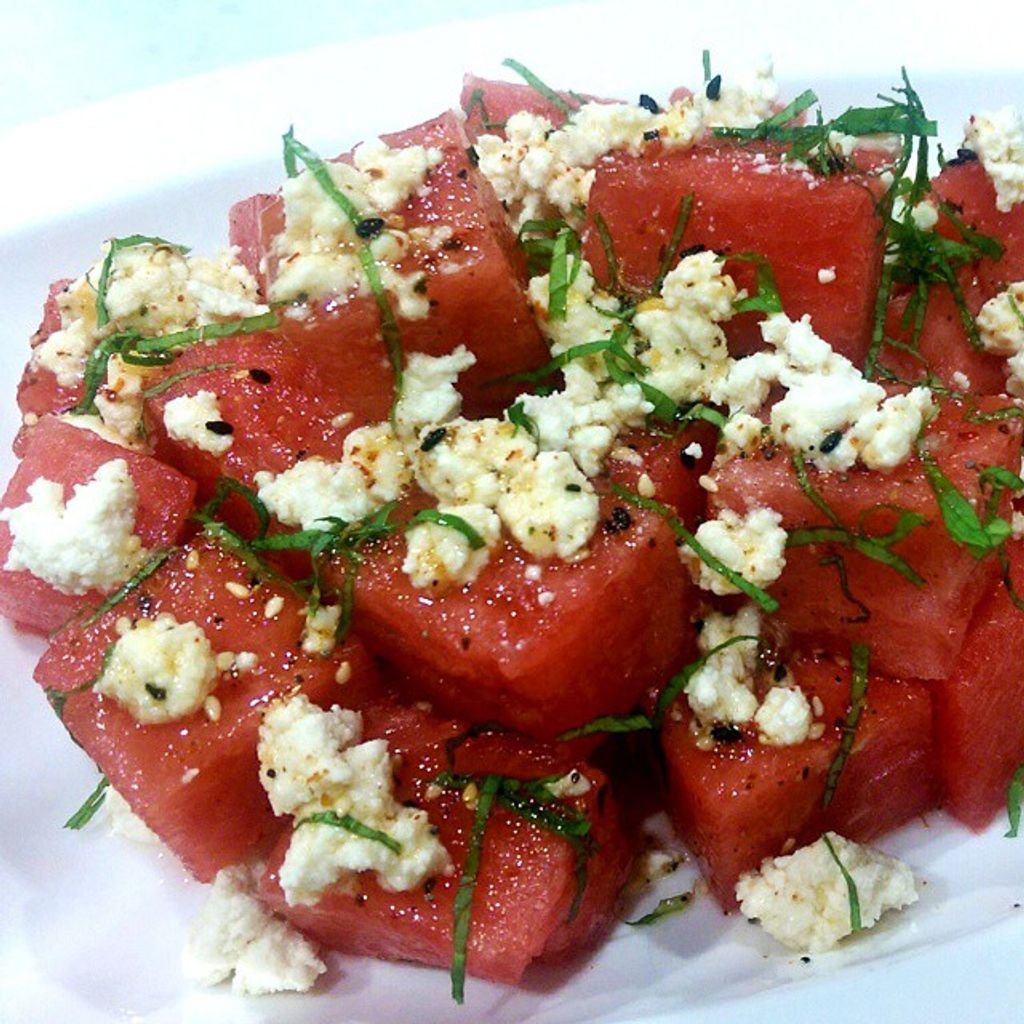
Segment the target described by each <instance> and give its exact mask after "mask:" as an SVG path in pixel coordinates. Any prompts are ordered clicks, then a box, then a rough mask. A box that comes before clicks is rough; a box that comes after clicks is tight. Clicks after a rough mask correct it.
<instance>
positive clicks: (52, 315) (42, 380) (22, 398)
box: [15, 278, 81, 456]
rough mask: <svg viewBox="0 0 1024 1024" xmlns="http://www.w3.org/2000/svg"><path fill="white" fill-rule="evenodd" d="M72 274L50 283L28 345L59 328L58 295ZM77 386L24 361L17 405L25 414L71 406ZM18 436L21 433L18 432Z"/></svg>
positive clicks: (76, 394) (37, 413)
mask: <svg viewBox="0 0 1024 1024" xmlns="http://www.w3.org/2000/svg"><path fill="white" fill-rule="evenodd" d="M72 283H73V282H72V280H71V278H61V280H59V281H54V283H53V284H52V285H50V291H49V293H48V294H47V296H46V302H45V303H44V304H43V319H42V321H41V322H40V324H39V327H38V329H37V330H36V333H35V334H33V335H32V338H31V339H30V341H29V346H30V347H31V348H36V346H38V345H42V343H43V342H44V341H46V339H47V338H48V337H49V336H50V335H51V334H53V332H54V331H57V330H59V329H60V309H59V308H58V307H57V296H58V295H60V293H61V292H63V291H64V289H65V288H67V287H68V285H70V284H72ZM80 393H81V389H80V388H67V387H61V385H60V384H58V383H57V378H56V376H55V375H54V374H53V373H52V372H51V371H50V370H46V369H42V368H35V367H33V366H32V365H31V363H27V364H26V366H25V369H24V371H23V373H22V375H21V380H20V381H19V382H18V408H19V409H20V410H21V412H22V414H23V415H25V416H29V417H31V416H43V415H45V414H46V413H48V412H55V411H61V412H62V411H64V410H66V409H70V408H71V406H73V405H74V404H75V403H76V402H77V401H78V399H79V397H80ZM19 438H20V435H19ZM15 451H16V452H17V454H18V455H19V456H20V455H21V448H20V447H19V442H18V439H17V438H16V440H15Z"/></svg>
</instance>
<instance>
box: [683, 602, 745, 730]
mask: <svg viewBox="0 0 1024 1024" xmlns="http://www.w3.org/2000/svg"><path fill="white" fill-rule="evenodd" d="M760 635H761V616H760V614H759V612H758V610H757V608H756V607H755V606H754V605H753V604H746V605H744V606H743V607H742V608H741V609H740V610H739V611H738V612H737V613H736V614H735V615H726V614H724V613H723V612H710V613H709V614H708V615H707V616H705V618H704V625H703V627H702V628H701V631H700V634H699V635H698V637H697V644H698V647H699V649H700V652H701V654H702V655H708V654H709V652H711V651H714V650H715V648H716V647H719V646H721V645H722V644H725V643H728V642H729V641H730V640H732V639H733V638H734V637H739V636H749V637H754V638H755V639H753V640H749V641H748V640H741V641H738V642H737V643H734V644H732V645H731V646H730V647H726V648H725V649H724V650H721V651H717V652H716V653H714V654H710V656H709V657H708V658H707V660H706V661H705V663H704V664H703V665H702V666H701V667H700V668H699V669H698V670H697V671H696V673H695V674H694V675H693V677H692V678H691V679H690V683H689V685H688V686H687V688H686V699H687V701H688V702H689V705H690V707H691V708H692V710H693V713H694V714H695V715H696V716H697V718H698V719H699V720H700V721H701V722H702V723H704V724H706V725H711V724H712V723H714V722H726V723H732V724H738V723H743V722H749V721H750V720H751V719H752V718H753V717H754V715H755V713H756V712H757V697H756V696H755V694H754V671H755V669H756V668H757V639H756V638H757V637H759V636H760Z"/></svg>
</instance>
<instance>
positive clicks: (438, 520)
mask: <svg viewBox="0 0 1024 1024" xmlns="http://www.w3.org/2000/svg"><path fill="white" fill-rule="evenodd" d="M420 523H433V524H434V525H435V526H444V527H446V528H447V529H449V530H455V531H456V533H461V534H462V536H463V537H465V538H466V540H467V541H468V542H469V546H470V548H472V549H473V550H474V551H479V550H480V548H485V547H487V541H485V540H484V539H483V537H481V536H480V534H479V532H478V531H477V530H476V529H475V528H474V527H473V526H472V525H471V524H470V523H467V522H466V520H465V519H463V518H462V516H457V515H455V514H454V513H451V512H441V511H440V510H439V509H436V508H422V509H420V510H419V512H417V513H416V514H415V515H414V516H413V517H412V518H411V519H410V520H409V521H408V523H406V524H405V528H406V530H411V529H412V528H413V527H414V526H416V525H418V524H420Z"/></svg>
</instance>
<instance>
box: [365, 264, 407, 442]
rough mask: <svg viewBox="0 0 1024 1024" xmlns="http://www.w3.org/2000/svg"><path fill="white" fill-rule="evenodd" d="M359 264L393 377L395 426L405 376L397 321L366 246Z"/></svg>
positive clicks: (378, 272)
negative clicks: (378, 316) (374, 307)
mask: <svg viewBox="0 0 1024 1024" xmlns="http://www.w3.org/2000/svg"><path fill="white" fill-rule="evenodd" d="M359 262H360V264H361V265H362V268H363V272H364V273H365V274H366V280H367V281H368V282H369V283H370V291H371V292H372V293H373V301H374V302H375V303H376V304H377V312H378V313H379V315H380V332H381V337H382V338H383V339H384V348H385V350H386V351H387V354H388V362H389V363H391V371H392V373H393V374H394V377H395V395H394V400H393V401H392V403H391V425H392V426H394V424H395V410H396V408H397V407H398V403H399V402H400V401H401V400H402V391H403V389H404V375H405V357H404V355H403V353H402V339H401V335H400V334H399V331H398V321H397V320H396V319H395V311H394V310H393V309H392V308H391V300H390V299H389V298H388V293H387V291H386V290H385V289H384V283H383V282H382V281H381V277H380V270H379V269H378V267H377V261H376V260H375V259H374V257H373V253H372V252H371V251H370V247H369V246H368V245H364V246H361V247H360V249H359Z"/></svg>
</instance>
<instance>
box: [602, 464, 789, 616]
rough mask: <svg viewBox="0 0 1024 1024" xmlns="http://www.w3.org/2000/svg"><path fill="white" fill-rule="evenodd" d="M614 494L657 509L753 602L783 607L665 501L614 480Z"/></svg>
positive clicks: (774, 609)
mask: <svg viewBox="0 0 1024 1024" xmlns="http://www.w3.org/2000/svg"><path fill="white" fill-rule="evenodd" d="M611 489H612V493H614V494H615V495H617V496H618V497H620V498H622V500H623V501H628V502H629V503H630V504H631V505H635V506H636V507H637V508H642V509H646V510H647V511H649V512H656V513H657V514H658V515H659V516H661V518H662V519H664V520H665V522H666V523H668V525H669V527H670V528H671V530H672V532H673V533H674V534H675V535H676V537H678V538H679V540H681V541H682V542H683V543H684V544H685V545H686V546H687V547H688V548H689V549H690V550H691V551H692V552H693V553H694V554H695V555H696V556H697V557H698V558H699V559H700V560H701V561H702V562H703V563H704V564H705V565H706V566H708V568H710V569H712V570H713V571H714V572H717V573H718V575H719V576H723V577H724V578H725V579H727V580H728V581H729V582H730V583H731V584H732V585H733V586H734V587H736V589H737V590H739V591H741V592H742V593H744V594H746V595H747V597H749V598H750V599H751V600H752V601H754V602H755V603H756V604H757V605H758V607H760V608H761V609H762V611H765V612H767V613H768V614H769V615H770V614H772V613H773V612H777V611H778V610H779V602H778V601H776V600H775V598H774V597H772V596H771V594H769V593H768V592H767V591H764V590H762V589H761V588H760V587H758V586H756V585H755V584H753V583H751V582H750V581H749V580H747V579H745V578H744V577H743V576H741V575H740V574H739V573H738V572H736V571H735V570H734V569H730V568H729V567H728V566H727V565H726V564H725V563H724V562H722V561H721V560H720V559H718V558H716V557H715V556H714V555H713V554H712V553H711V552H710V551H708V549H707V548H705V547H704V545H703V544H701V543H700V542H699V541H698V540H697V538H696V537H694V535H693V534H692V533H690V531H689V530H687V529H686V527H685V526H683V524H682V521H681V520H680V519H679V517H678V516H676V515H675V513H674V512H673V511H672V510H671V509H670V508H669V507H668V506H667V505H662V504H661V502H659V501H655V500H654V499H653V498H644V497H641V496H640V495H639V494H636V493H635V492H634V491H630V490H627V489H626V488H625V487H622V486H620V485H619V484H615V483H613V484H612V485H611Z"/></svg>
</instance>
